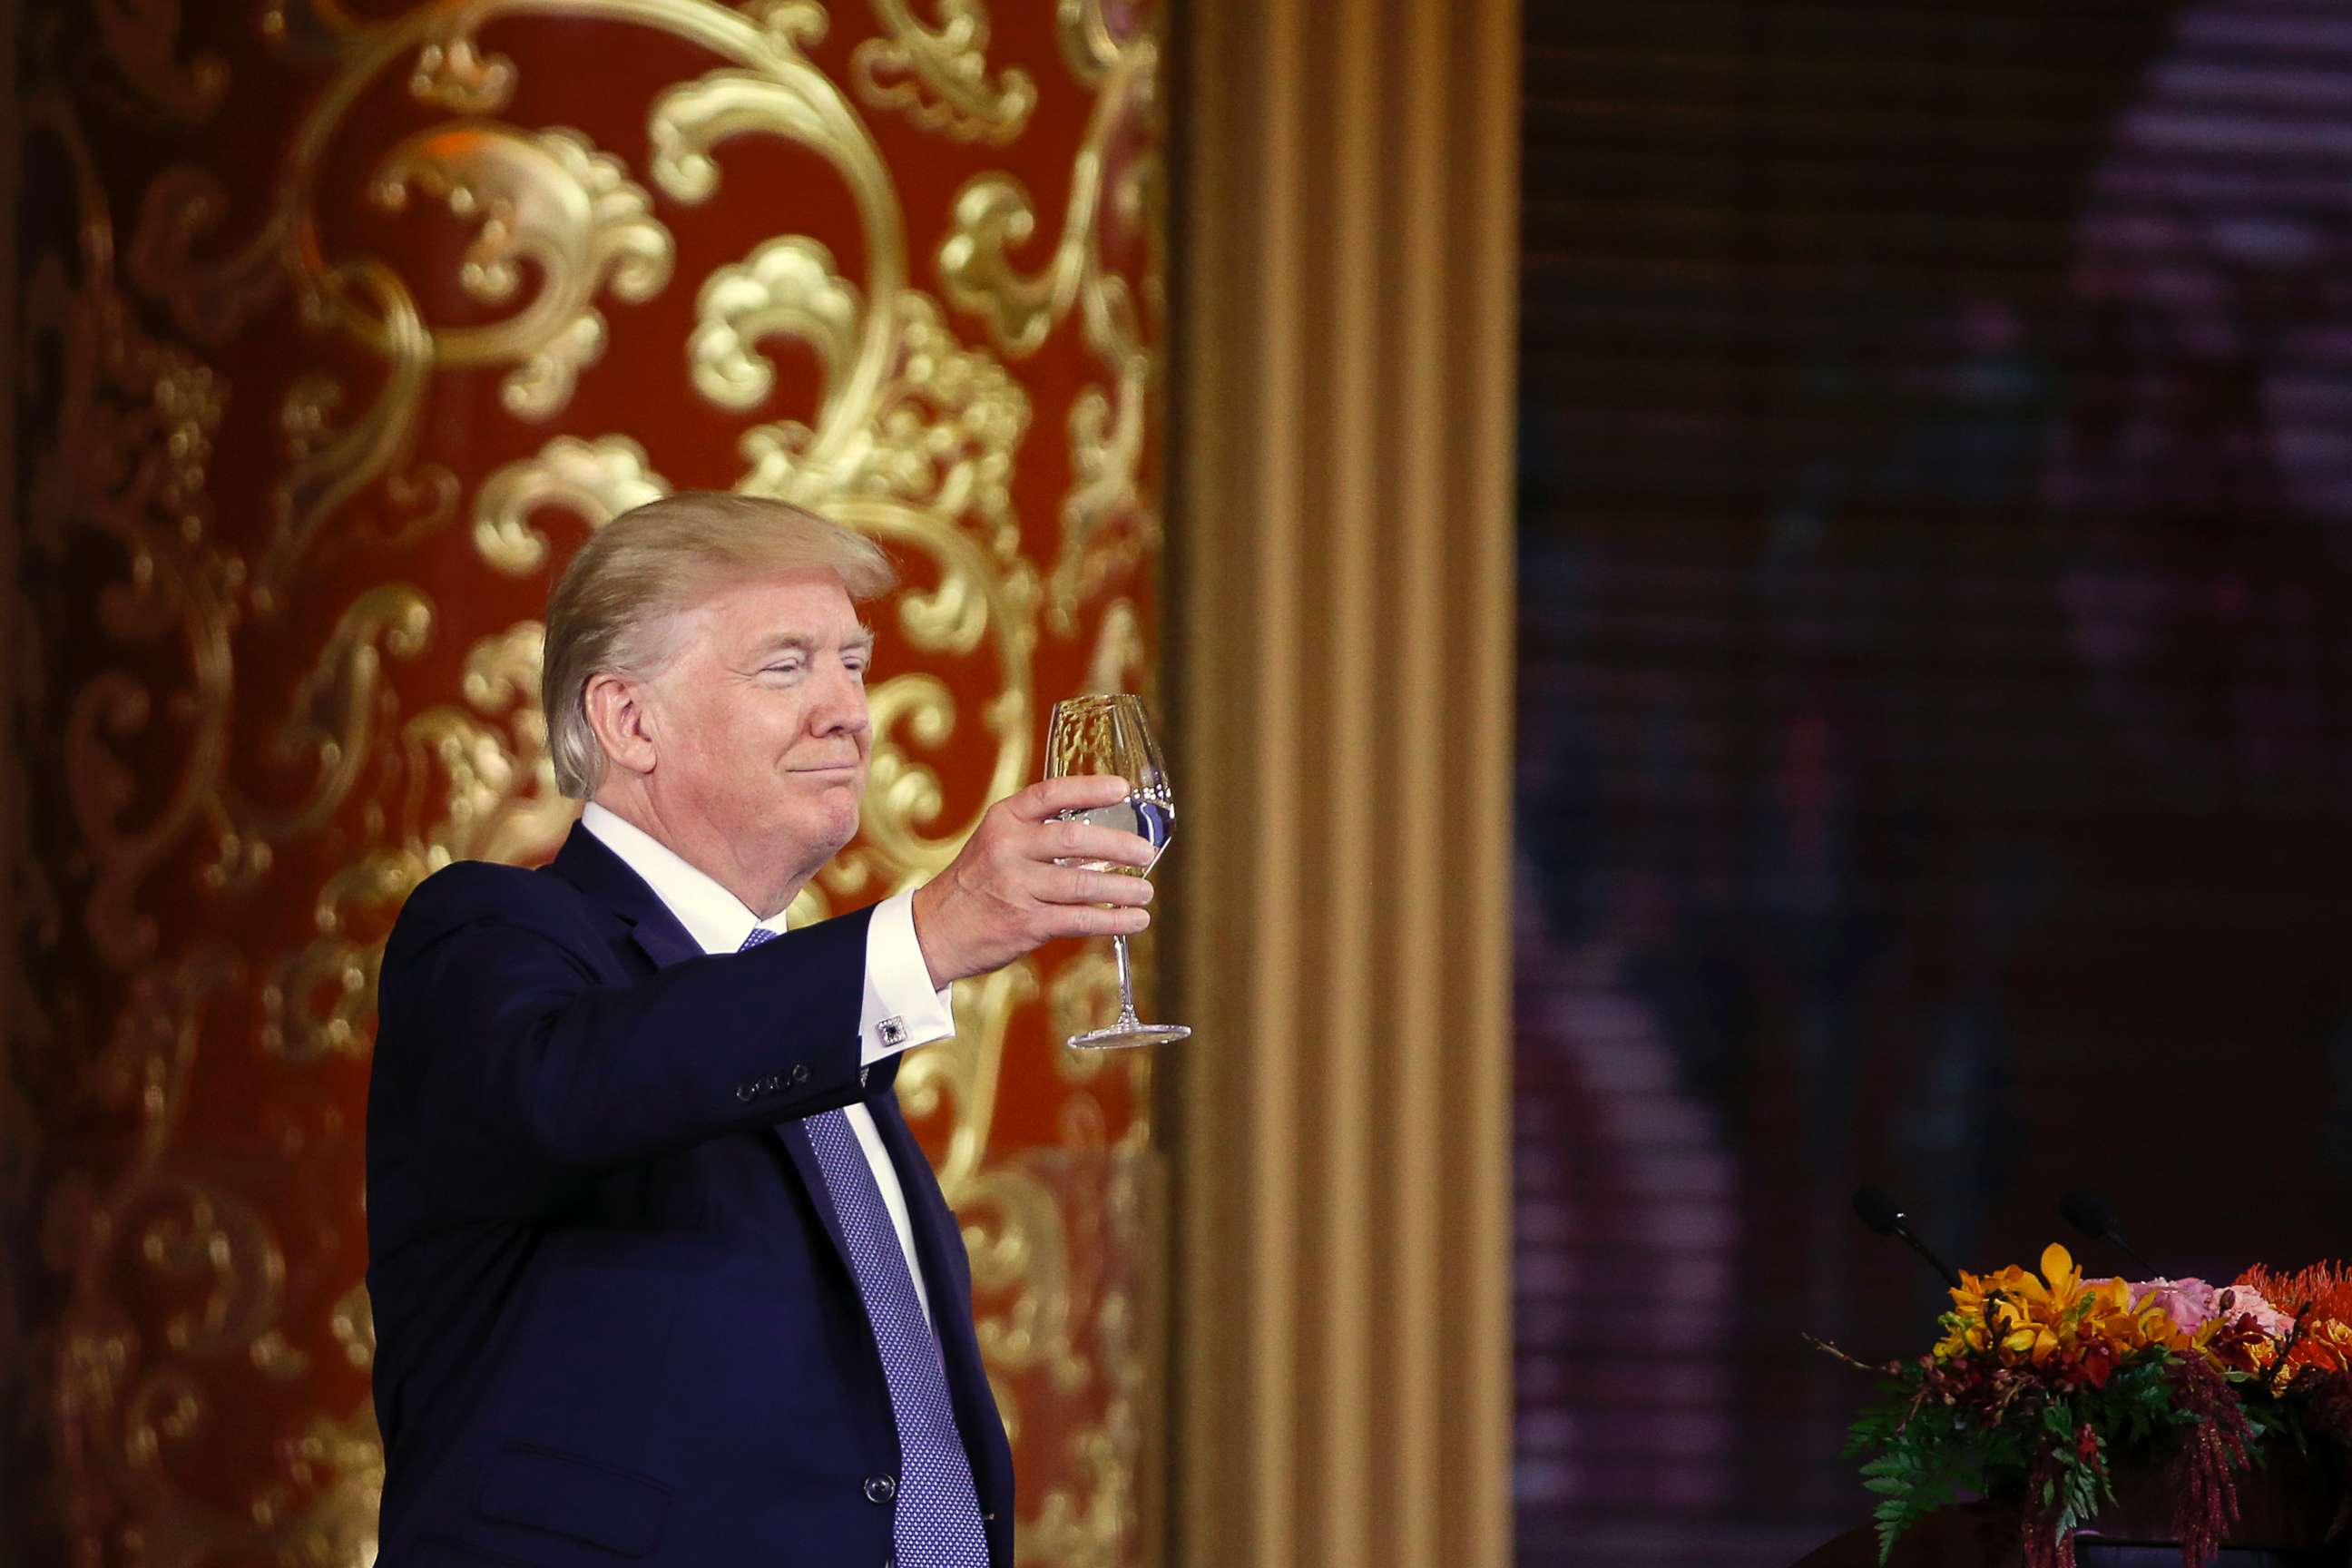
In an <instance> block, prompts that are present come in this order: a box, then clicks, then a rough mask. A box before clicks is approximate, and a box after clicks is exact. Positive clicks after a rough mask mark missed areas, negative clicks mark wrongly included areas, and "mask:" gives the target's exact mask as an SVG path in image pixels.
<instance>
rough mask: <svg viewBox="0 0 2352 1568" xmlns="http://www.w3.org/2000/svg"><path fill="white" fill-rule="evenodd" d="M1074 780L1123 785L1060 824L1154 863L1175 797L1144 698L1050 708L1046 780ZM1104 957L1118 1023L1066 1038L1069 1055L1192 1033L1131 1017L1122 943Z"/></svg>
mask: <svg viewBox="0 0 2352 1568" xmlns="http://www.w3.org/2000/svg"><path fill="white" fill-rule="evenodd" d="M1079 773H1115V774H1117V775H1118V776H1119V777H1120V778H1123V779H1125V780H1126V781H1127V782H1128V786H1129V793H1128V796H1127V798H1126V799H1125V800H1123V801H1120V802H1119V803H1118V805H1102V806H1097V807H1095V808H1094V809H1093V810H1091V811H1066V812H1064V813H1062V814H1061V815H1062V820H1063V821H1065V822H1091V823H1093V824H1094V825H1095V826H1097V827H1115V828H1117V829H1118V831H1120V832H1121V833H1132V834H1135V835H1137V836H1138V837H1142V838H1146V839H1149V840H1150V843H1151V847H1152V849H1153V850H1154V851H1155V853H1154V854H1153V856H1152V864H1153V865H1157V864H1159V860H1160V853H1163V852H1165V851H1166V849H1167V847H1168V840H1169V838H1170V837H1171V836H1172V835H1173V834H1174V833H1175V831H1176V794H1175V791H1174V790H1173V789H1171V787H1170V786H1169V783H1168V768H1167V765H1166V764H1165V763H1162V762H1161V761H1160V742H1159V741H1157V740H1156V739H1154V738H1153V736H1152V733H1151V723H1150V720H1148V719H1146V718H1145V717H1144V714H1143V699H1142V698H1140V697H1137V696H1133V695H1131V694H1130V693H1128V692H1124V691H1121V692H1111V693H1107V694H1102V695H1097V696H1092V697H1073V698H1071V699H1070V700H1068V701H1066V702H1056V703H1055V704H1054V719H1053V724H1052V726H1051V728H1050V729H1049V730H1048V731H1046V736H1045V776H1046V777H1047V778H1049V779H1058V778H1066V777H1069V776H1072V775H1075V774H1079ZM1068 863H1069V864H1071V865H1076V866H1083V867H1085V868H1087V870H1090V871H1113V872H1117V873H1118V874H1120V875H1122V876H1129V877H1143V876H1149V875H1150V870H1151V868H1150V866H1115V865H1112V864H1111V863H1110V862H1108V861H1107V860H1076V861H1071V862H1068ZM1110 940H1111V950H1112V952H1115V953H1116V954H1117V955H1118V1019H1117V1021H1115V1022H1114V1023H1112V1024H1111V1026H1109V1027H1108V1028H1103V1029H1090V1030H1088V1031H1087V1033H1085V1034H1083V1035H1072V1036H1071V1037H1070V1041H1069V1043H1070V1046H1071V1048H1073V1049H1075V1050H1082V1051H1094V1050H1109V1049H1112V1048H1115V1047H1122V1046H1160V1045H1166V1044H1167V1043H1169V1042H1170V1041H1171V1040H1181V1039H1183V1038H1185V1037H1187V1036H1189V1035H1191V1034H1192V1030H1191V1029H1189V1028H1186V1027H1185V1026H1183V1025H1181V1024H1147V1023H1145V1022H1143V1020H1141V1019H1140V1018H1138V1017H1137V1016H1135V979H1134V975H1133V973H1132V972H1131V971H1130V969H1129V966H1128V958H1127V938H1126V937H1124V936H1114V937H1112V938H1111V939H1110Z"/></svg>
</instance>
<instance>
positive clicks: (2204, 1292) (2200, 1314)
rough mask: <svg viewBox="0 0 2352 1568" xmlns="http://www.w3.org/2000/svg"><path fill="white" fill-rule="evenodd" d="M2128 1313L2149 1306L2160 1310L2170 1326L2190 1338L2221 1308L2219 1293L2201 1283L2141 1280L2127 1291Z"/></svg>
mask: <svg viewBox="0 0 2352 1568" xmlns="http://www.w3.org/2000/svg"><path fill="white" fill-rule="evenodd" d="M2131 1293H2132V1310H2134V1311H2136V1312H2137V1311H2140V1310H2144V1309H2145V1308H2146V1307H2147V1305H2148V1304H2149V1303H2150V1302H2154V1303H2155V1304H2156V1305H2158V1306H2159V1307H2162V1308H2163V1309H2164V1315H2165V1316H2166V1317H2168V1318H2170V1319H2171V1320H2172V1326H2173V1327H2174V1328H2176V1329H2179V1331H2181V1332H2182V1333H2184V1334H2193V1333H2195V1332H2196V1331H2198V1330H2200V1329H2201V1328H2203V1327H2204V1326H2205V1323H2206V1321H2207V1320H2208V1319H2210V1318H2211V1317H2212V1316H2213V1313H2214V1310H2215V1309H2216V1308H2217V1307H2219V1305H2220V1304H2221V1292H2220V1291H2219V1290H2216V1289H2213V1287H2212V1286H2210V1285H2209V1284H2207V1283H2206V1282H2205V1281H2204V1280H2202V1279H2144V1280H2141V1281H2139V1282H2138V1283H2137V1284H2135V1285H2133V1286H2132V1288H2131Z"/></svg>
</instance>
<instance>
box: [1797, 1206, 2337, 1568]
mask: <svg viewBox="0 0 2352 1568" xmlns="http://www.w3.org/2000/svg"><path fill="white" fill-rule="evenodd" d="M1937 1323H1938V1326H1939V1327H1940V1328H1941V1329H1942V1331H1943V1337H1942V1338H1941V1339H1940V1340H1938V1341H1937V1343H1936V1346H1935V1348H1934V1350H1932V1351H1931V1352H1928V1353H1927V1355H1924V1356H1921V1357H1919V1358H1918V1359H1917V1360H1916V1361H1910V1362H1896V1363H1892V1364H1890V1365H1887V1366H1885V1367H1878V1368H1871V1369H1870V1370H1873V1371H1877V1372H1881V1373H1885V1376H1886V1378H1887V1379H1888V1382H1887V1383H1886V1384H1884V1385H1883V1397H1881V1398H1880V1399H1878V1400H1877V1401H1876V1402H1874V1404H1872V1405H1869V1406H1868V1407H1867V1408H1865V1409H1864V1411H1863V1413H1862V1415H1861V1417H1860V1418H1859V1419H1858V1420H1857V1421H1856V1422H1855V1423H1854V1425H1853V1432H1852V1434H1851V1437H1850V1440H1849V1442H1848V1444H1847V1452H1848V1453H1850V1454H1855V1453H1859V1454H1864V1455H1867V1456H1868V1458H1867V1460H1866V1462H1865V1463H1864V1465H1863V1467H1862V1473H1863V1479H1864V1485H1865V1486H1867V1487H1868V1488H1869V1489H1871V1490H1872V1491H1874V1492H1876V1493H1878V1494H1879V1498H1880V1500H1879V1503H1878V1506H1877V1510H1876V1513H1875V1517H1876V1520H1877V1522H1878V1540H1879V1560H1880V1561H1881V1562H1882V1563H1884V1562H1885V1560H1886V1557H1887V1554H1888V1553H1889V1552H1891V1551H1892V1550H1893V1548H1894V1544H1895V1540H1896V1539H1897V1538H1898V1537H1899V1536H1901V1535H1902V1533H1903V1532H1904V1531H1906V1529H1908V1528H1909V1527H1910V1526H1911V1525H1913V1524H1914V1523H1916V1521H1919V1520H1920V1519H1922V1518H1924V1517H1925V1516H1926V1515H1927V1514H1928V1513H1930V1512H1932V1511H1933V1510H1936V1509H1937V1508H1940V1507H1942V1506H1943V1505H1945V1504H1946V1503H1948V1502H1950V1501H1952V1500H1954V1499H1955V1498H1956V1497H1957V1495H1958V1493H1959V1492H1960V1491H1961V1490H1962V1489H1972V1490H1983V1491H1986V1492H2001V1491H2009V1492H2013V1493H2016V1494H2018V1495H2020V1496H2021V1498H2022V1500H2023V1524H2022V1528H2023V1531H2024V1542H2023V1544H2024V1551H2025V1560H2026V1563H2027V1565H2028V1568H2073V1564H2074V1531H2075V1529H2076V1528H2077V1527H2078V1526H2080V1525H2081V1524H2083V1523H2084V1522H2085V1521H2088V1520H2089V1519H2090V1518H2091V1516H2092V1515H2093V1514H2094V1513H2095V1512H2096V1511H2097V1510H2098V1509H2099V1508H2100V1506H2101V1505H2102V1504H2104V1503H2111V1502H2113V1501H2114V1500H2115V1471H2114V1469H2113V1468H2112V1467H2113V1466H2114V1464H2115V1463H2116V1461H2117V1460H2118V1459H2121V1460H2125V1461H2126V1462H2127V1463H2130V1464H2132V1465H2134V1466H2140V1465H2149V1466H2160V1467H2162V1468H2163V1473H2164V1479H2165V1489H2166V1492H2167V1495H2168V1496H2169V1497H2170V1498H2171V1499H2172V1504H2173V1520H2172V1526H2173V1534H2174V1537H2175V1538H2176V1539H2177V1540H2178V1541H2179V1542H2180V1555H2181V1561H2182V1563H2185V1564H2187V1565H2188V1568H2202V1565H2203V1564H2205V1563H2210V1561H2211V1560H2212V1557H2213V1555H2214V1553H2215V1552H2218V1551H2219V1550H2220V1547H2221V1541H2222V1539H2223V1538H2224V1536H2226V1535H2227V1533H2228V1532H2229V1531H2230V1528H2231V1525H2233V1524H2234V1523H2236V1522H2237V1519H2238V1508H2239V1504H2238V1486H2237V1478H2238V1476H2239V1475H2240V1474H2241V1473H2242V1472H2243V1471H2244V1470H2245V1469H2246V1468H2248V1467H2249V1466H2250V1465H2252V1464H2254V1463H2257V1462H2259V1461H2260V1459H2261V1458H2263V1455H2264V1453H2265V1452H2266V1451H2267V1450H2268V1449H2269V1447H2270V1446H2272V1445H2274V1444H2282V1443H2284V1444H2293V1445H2296V1446H2299V1447H2304V1448H2305V1449H2306V1450H2308V1449H2309V1448H2310V1447H2311V1446H2312V1445H2313V1444H2314V1443H2315V1442H2318V1443H2323V1444H2326V1445H2328V1446H2329V1447H2330V1449H2331V1462H2332V1463H2334V1464H2336V1466H2338V1467H2341V1466H2343V1464H2344V1463H2345V1459H2344V1455H2345V1454H2346V1453H2347V1452H2352V1273H2347V1271H2346V1270H2345V1268H2343V1267H2342V1266H2340V1265H2332V1264H2331V1265H2322V1266H2319V1267H2317V1268H2306V1269H2305V1270H2303V1271H2302V1272H2300V1273H2295V1274H2279V1273H2273V1271H2271V1270H2269V1269H2266V1268H2252V1269H2249V1270H2247V1271H2246V1272H2245V1273H2244V1274H2243V1275H2241V1276H2240V1277H2239V1278H2238V1279H2236V1280H2234V1281H2233V1282H2231V1284H2230V1285H2228V1286H2224V1287H2219V1288H2217V1287H2215V1286H2213V1285H2211V1284H2209V1283H2208V1282H2206V1281H2205V1280H2202V1279H2147V1280H2141V1281H2138V1282H2129V1281H2126V1280H2122V1279H2085V1278H2084V1277H2083V1273H2082V1271H2081V1270H2080V1269H2079V1268H2077V1267H2076V1266H2075V1263H2074V1258H2072V1257H2070V1256H2068V1254H2067V1251H2066V1249H2065V1248H2064V1247H2056V1246H2053V1247H2050V1248H2048V1249H2047V1250H2045V1251H2044V1252H2043V1253H2042V1271H2041V1273H2040V1274H2038V1275H2036V1274H2033V1273H2032V1272H2029V1271H2028V1270H2026V1269H2023V1268H2016V1267H2013V1266H2012V1267H2011V1268H2004V1269H2002V1270H2001V1271H2000V1272H1999V1273H1997V1274H1983V1275H1978V1274H1969V1273H1965V1272H1964V1273H1962V1274H1961V1276H1960V1284H1959V1285H1958V1288H1957V1289H1954V1290H1953V1291H1952V1310H1950V1311H1948V1312H1946V1313H1945V1314H1944V1315H1943V1316H1942V1317H1941V1318H1940V1319H1938V1320H1937ZM1822 1348H1823V1349H1824V1350H1828V1351H1830V1352H1831V1353H1832V1354H1835V1355H1839V1356H1840V1357H1841V1359H1843V1360H1846V1361H1849V1362H1852V1360H1853V1358H1851V1357H1847V1356H1844V1355H1843V1352H1839V1351H1837V1350H1836V1348H1835V1347H1834V1346H1829V1345H1823V1346H1822ZM1853 1364H1855V1365H1863V1364H1864V1363H1853ZM2337 1523H2338V1526H2339V1527H2340V1526H2341V1525H2342V1524H2343V1523H2344V1521H2342V1520H2341V1519H2339V1520H2338V1521H2337Z"/></svg>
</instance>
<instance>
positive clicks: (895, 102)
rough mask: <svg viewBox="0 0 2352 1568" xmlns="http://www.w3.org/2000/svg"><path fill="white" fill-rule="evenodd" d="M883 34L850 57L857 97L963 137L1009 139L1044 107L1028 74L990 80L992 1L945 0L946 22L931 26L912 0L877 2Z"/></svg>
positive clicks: (1011, 71)
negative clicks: (1031, 113)
mask: <svg viewBox="0 0 2352 1568" xmlns="http://www.w3.org/2000/svg"><path fill="white" fill-rule="evenodd" d="M873 5H874V15H875V17H876V19H877V21H879V22H880V23H881V25H882V27H883V29H884V36H883V37H878V38H868V39H866V41H865V42H864V43H862V44H860V45H858V46H857V47H856V50H855V51H854V52H853V53H852V54H851V55H850V57H849V68H850V72H851V75H852V77H853V78H854V79H856V84H857V94H858V96H859V97H860V98H861V99H863V100H865V101H866V102H867V103H869V104H871V105H873V106H874V107H875V108H877V109H896V110H903V111H905V112H906V113H907V114H908V116H909V117H911V118H912V119H913V120H914V121H915V123H916V124H918V125H920V126H923V127H925V128H926V129H929V130H932V131H939V132H944V133H946V134H947V135H950V136H952V137H955V138H956V139H957V140H959V141H964V142H1010V141H1012V140H1013V138H1014V137H1016V136H1018V135H1020V134H1021V131H1022V127H1023V126H1024V125H1025V124H1027V123H1028V120H1029V111H1030V110H1032V109H1034V108H1035V107H1036V106H1037V88H1036V84H1035V83H1034V82H1033V81H1032V80H1031V79H1030V77H1029V73H1028V72H1027V71H1024V70H1022V69H1021V68H1018V67H1008V68H1006V69H1005V70H1003V72H1002V73H1000V74H999V75H998V77H997V79H996V80H995V81H993V82H991V81H990V80H989V79H988V6H987V4H986V0H939V9H940V25H939V26H935V27H929V26H924V25H923V24H922V22H921V21H920V20H919V19H918V18H917V17H916V16H915V14H914V10H913V8H912V7H911V6H910V5H908V0H873Z"/></svg>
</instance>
